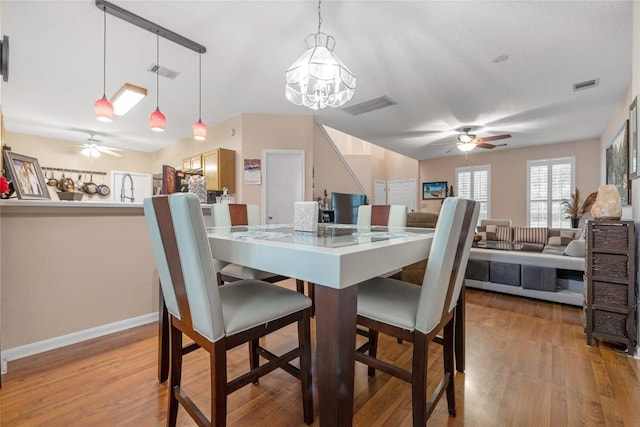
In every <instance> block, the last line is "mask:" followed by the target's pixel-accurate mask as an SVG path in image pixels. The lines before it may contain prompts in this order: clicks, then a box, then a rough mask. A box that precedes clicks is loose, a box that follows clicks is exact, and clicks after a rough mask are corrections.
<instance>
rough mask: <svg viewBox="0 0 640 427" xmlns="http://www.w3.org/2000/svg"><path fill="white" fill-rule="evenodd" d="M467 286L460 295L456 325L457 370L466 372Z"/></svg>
mask: <svg viewBox="0 0 640 427" xmlns="http://www.w3.org/2000/svg"><path fill="white" fill-rule="evenodd" d="M464 302H465V287H464V285H463V286H462V289H461V290H460V297H458V303H457V305H456V314H455V319H456V325H455V354H456V370H457V371H458V372H464V364H465V360H464V358H465V340H466V338H465V327H464V322H465V320H466V319H465V304H464Z"/></svg>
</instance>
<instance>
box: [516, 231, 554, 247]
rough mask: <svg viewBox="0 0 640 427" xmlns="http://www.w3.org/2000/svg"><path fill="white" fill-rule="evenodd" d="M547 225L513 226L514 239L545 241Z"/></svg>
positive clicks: (542, 242) (518, 240) (522, 241)
mask: <svg viewBox="0 0 640 427" xmlns="http://www.w3.org/2000/svg"><path fill="white" fill-rule="evenodd" d="M548 234H549V229H548V228H547V227H514V239H513V240H514V241H516V242H520V243H539V244H542V245H544V244H546V243H547V235H548Z"/></svg>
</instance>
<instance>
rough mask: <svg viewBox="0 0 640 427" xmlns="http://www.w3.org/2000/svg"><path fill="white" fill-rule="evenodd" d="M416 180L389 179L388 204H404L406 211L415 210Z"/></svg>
mask: <svg viewBox="0 0 640 427" xmlns="http://www.w3.org/2000/svg"><path fill="white" fill-rule="evenodd" d="M416 191H417V190H416V180H415V179H405V180H397V181H389V194H388V196H389V204H390V205H405V206H406V207H407V212H414V211H415V210H416V194H417V193H416Z"/></svg>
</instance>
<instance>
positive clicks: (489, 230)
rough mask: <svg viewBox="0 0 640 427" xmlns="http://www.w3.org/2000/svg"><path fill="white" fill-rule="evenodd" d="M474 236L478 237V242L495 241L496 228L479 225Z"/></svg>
mask: <svg viewBox="0 0 640 427" xmlns="http://www.w3.org/2000/svg"><path fill="white" fill-rule="evenodd" d="M476 234H478V235H479V236H480V240H490V241H491V240H496V226H495V225H481V226H480V227H478V232H477V233H476Z"/></svg>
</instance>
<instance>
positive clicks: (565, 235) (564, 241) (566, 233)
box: [547, 228, 575, 246]
mask: <svg viewBox="0 0 640 427" xmlns="http://www.w3.org/2000/svg"><path fill="white" fill-rule="evenodd" d="M573 239H575V231H574V230H558V229H557V228H556V229H551V230H549V242H547V243H548V244H549V245H553V246H566V245H568V244H569V242H571V241H572V240H573Z"/></svg>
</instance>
